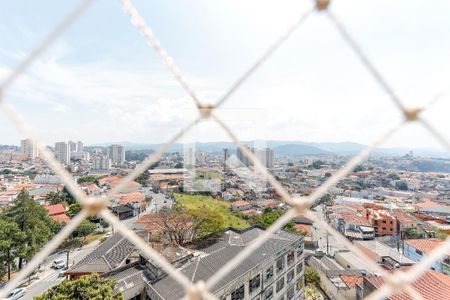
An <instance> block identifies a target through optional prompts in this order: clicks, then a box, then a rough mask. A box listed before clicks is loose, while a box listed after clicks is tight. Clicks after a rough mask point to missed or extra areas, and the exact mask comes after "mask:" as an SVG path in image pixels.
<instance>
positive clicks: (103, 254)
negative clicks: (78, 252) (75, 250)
mask: <svg viewBox="0 0 450 300" xmlns="http://www.w3.org/2000/svg"><path fill="white" fill-rule="evenodd" d="M134 249H135V246H134V245H133V244H132V243H131V242H130V241H129V240H127V239H126V238H125V237H123V236H121V235H120V234H115V235H114V236H112V237H111V238H110V239H108V240H106V241H105V242H103V243H102V244H100V245H99V246H98V247H97V248H96V249H95V250H94V251H92V252H91V253H89V254H88V255H87V256H86V257H85V258H83V259H82V260H80V261H79V262H78V263H77V264H75V265H74V266H72V267H71V268H70V269H69V270H68V271H67V273H91V272H98V273H105V272H109V271H111V270H113V269H115V268H117V267H119V266H120V265H121V264H122V263H123V261H124V260H125V259H126V258H127V257H128V256H129V255H130V253H131V252H132V251H133V250H134Z"/></svg>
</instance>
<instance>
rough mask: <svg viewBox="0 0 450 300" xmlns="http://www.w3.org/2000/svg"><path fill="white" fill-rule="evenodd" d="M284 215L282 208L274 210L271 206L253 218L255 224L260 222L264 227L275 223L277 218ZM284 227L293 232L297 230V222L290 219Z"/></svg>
mask: <svg viewBox="0 0 450 300" xmlns="http://www.w3.org/2000/svg"><path fill="white" fill-rule="evenodd" d="M282 215H283V211H282V210H280V209H277V210H272V209H270V208H266V209H264V213H263V214H262V216H261V215H258V216H255V217H254V218H253V220H252V223H253V224H259V225H261V226H262V227H264V228H268V227H270V225H272V224H273V223H275V221H276V220H278V218H279V217H281V216H282ZM283 229H285V230H287V231H291V232H295V233H298V232H297V229H295V223H294V222H293V221H289V222H288V223H287V224H286V225H284V227H283Z"/></svg>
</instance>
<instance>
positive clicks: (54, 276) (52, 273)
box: [21, 241, 99, 300]
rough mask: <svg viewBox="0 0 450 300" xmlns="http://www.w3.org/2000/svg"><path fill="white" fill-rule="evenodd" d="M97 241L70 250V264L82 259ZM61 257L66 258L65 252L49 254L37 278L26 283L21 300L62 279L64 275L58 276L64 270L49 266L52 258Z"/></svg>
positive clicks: (27, 298) (42, 290)
mask: <svg viewBox="0 0 450 300" xmlns="http://www.w3.org/2000/svg"><path fill="white" fill-rule="evenodd" d="M98 244H99V241H94V242H92V243H90V244H88V245H86V246H84V247H83V248H81V249H79V250H74V251H71V252H70V254H69V261H70V264H71V265H72V264H73V263H77V262H79V261H80V260H82V259H83V258H84V257H85V256H86V255H87V254H89V252H91V251H92V250H93V249H95V247H97V245H98ZM56 259H63V260H64V261H65V260H66V259H67V254H66V253H65V252H64V253H55V254H52V255H50V256H49V257H48V258H47V260H46V262H45V263H44V264H43V265H41V271H40V272H39V273H38V279H37V280H36V279H35V280H33V281H32V282H31V284H30V285H26V286H25V287H26V288H27V293H26V294H25V296H23V298H21V299H23V300H32V299H33V297H36V296H38V295H40V294H42V293H43V292H45V291H46V290H48V289H49V288H51V287H53V286H55V285H57V284H59V283H60V282H62V281H64V279H65V278H64V277H60V276H59V274H60V273H61V272H64V270H55V269H53V268H51V265H52V263H53V261H54V260H56Z"/></svg>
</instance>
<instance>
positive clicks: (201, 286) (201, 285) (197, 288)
mask: <svg viewBox="0 0 450 300" xmlns="http://www.w3.org/2000/svg"><path fill="white" fill-rule="evenodd" d="M205 291H206V284H205V282H204V281H203V280H200V281H198V282H197V283H195V284H193V285H191V286H190V287H189V288H188V290H187V293H186V294H187V296H188V299H189V300H202V299H203V294H204V293H205Z"/></svg>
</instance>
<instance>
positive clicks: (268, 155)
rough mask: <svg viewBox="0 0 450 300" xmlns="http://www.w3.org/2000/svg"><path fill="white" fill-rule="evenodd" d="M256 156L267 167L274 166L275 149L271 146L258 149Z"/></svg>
mask: <svg viewBox="0 0 450 300" xmlns="http://www.w3.org/2000/svg"><path fill="white" fill-rule="evenodd" d="M255 155H256V157H257V158H258V159H259V161H260V162H261V163H262V164H263V165H264V166H265V167H266V168H272V167H273V156H274V154H273V150H272V149H270V148H263V149H258V150H257V151H256V152H255Z"/></svg>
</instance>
